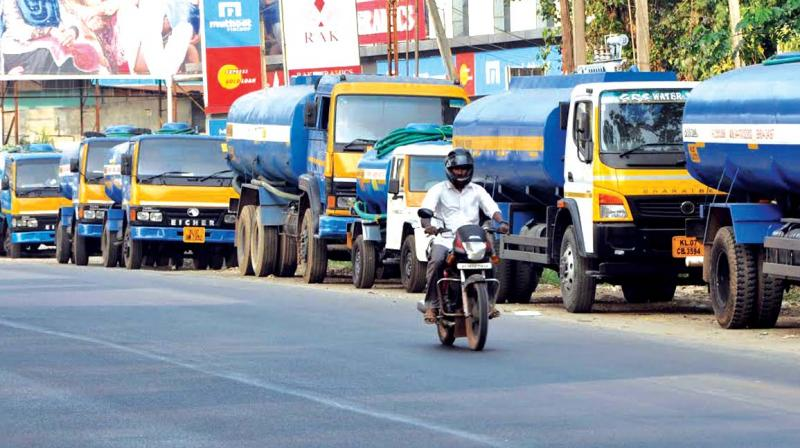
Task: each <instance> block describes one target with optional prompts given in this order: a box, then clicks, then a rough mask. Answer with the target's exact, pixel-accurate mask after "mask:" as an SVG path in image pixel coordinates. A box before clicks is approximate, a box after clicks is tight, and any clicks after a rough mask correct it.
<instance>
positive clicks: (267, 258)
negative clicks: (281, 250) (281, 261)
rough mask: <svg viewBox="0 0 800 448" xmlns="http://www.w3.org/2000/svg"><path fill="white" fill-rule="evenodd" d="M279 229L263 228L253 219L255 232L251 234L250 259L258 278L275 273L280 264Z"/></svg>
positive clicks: (272, 227)
mask: <svg viewBox="0 0 800 448" xmlns="http://www.w3.org/2000/svg"><path fill="white" fill-rule="evenodd" d="M278 237H279V235H278V228H277V227H274V226H261V225H259V224H258V219H257V218H255V217H254V218H253V232H252V233H251V234H250V259H251V262H252V263H253V273H254V274H255V276H256V277H266V276H268V275H272V274H273V273H275V267H276V265H277V264H278Z"/></svg>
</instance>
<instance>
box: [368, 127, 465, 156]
mask: <svg viewBox="0 0 800 448" xmlns="http://www.w3.org/2000/svg"><path fill="white" fill-rule="evenodd" d="M452 138H453V127H452V126H435V125H422V126H421V125H410V126H408V127H405V128H400V129H395V130H394V131H392V132H390V133H389V135H387V136H386V137H384V138H382V139H381V140H379V141H378V142H377V143H375V150H376V151H377V152H378V158H379V159H380V158H383V157H385V156H387V155H388V154H391V153H392V151H394V150H395V149H397V148H399V147H401V146H405V145H412V144H414V143H424V142H436V141H444V140H450V139H452Z"/></svg>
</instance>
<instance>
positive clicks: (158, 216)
mask: <svg viewBox="0 0 800 448" xmlns="http://www.w3.org/2000/svg"><path fill="white" fill-rule="evenodd" d="M163 220H164V214H163V213H161V212H150V222H161V221H163Z"/></svg>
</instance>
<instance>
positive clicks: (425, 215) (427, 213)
mask: <svg viewBox="0 0 800 448" xmlns="http://www.w3.org/2000/svg"><path fill="white" fill-rule="evenodd" d="M417 216H419V217H420V218H422V219H431V218H433V210H430V209H427V208H421V209H419V210H417Z"/></svg>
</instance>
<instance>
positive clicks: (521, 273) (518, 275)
mask: <svg viewBox="0 0 800 448" xmlns="http://www.w3.org/2000/svg"><path fill="white" fill-rule="evenodd" d="M516 264H517V269H516V270H515V272H514V293H513V294H514V299H515V300H514V303H530V302H531V296H532V295H533V292H534V291H536V288H538V287H539V279H540V278H542V267H541V266H539V265H535V264H533V263H527V262H524V261H517V263H516Z"/></svg>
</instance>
